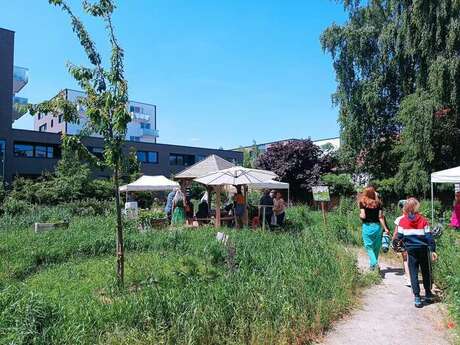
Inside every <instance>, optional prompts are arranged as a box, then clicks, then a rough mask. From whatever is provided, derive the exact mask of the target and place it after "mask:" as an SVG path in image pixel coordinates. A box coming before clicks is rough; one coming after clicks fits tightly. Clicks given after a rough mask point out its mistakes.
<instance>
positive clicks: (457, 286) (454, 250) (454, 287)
mask: <svg viewBox="0 0 460 345" xmlns="http://www.w3.org/2000/svg"><path fill="white" fill-rule="evenodd" d="M437 252H438V254H439V260H438V262H437V263H436V264H435V265H434V269H435V271H434V272H435V281H436V284H437V285H439V286H440V287H441V288H443V289H444V290H445V292H446V299H447V302H449V305H450V307H451V308H450V310H451V314H452V315H453V317H454V318H455V319H456V321H457V324H458V325H460V234H459V233H458V232H455V231H454V230H452V229H447V230H445V231H444V234H443V235H442V237H441V238H440V239H439V240H438V241H437Z"/></svg>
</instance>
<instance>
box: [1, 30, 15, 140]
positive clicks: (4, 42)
mask: <svg viewBox="0 0 460 345" xmlns="http://www.w3.org/2000/svg"><path fill="white" fill-rule="evenodd" d="M13 59H14V32H12V31H9V30H4V29H0V135H1V136H3V137H6V136H7V134H8V133H9V132H10V129H11V114H12V109H13Z"/></svg>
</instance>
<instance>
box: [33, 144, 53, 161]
mask: <svg viewBox="0 0 460 345" xmlns="http://www.w3.org/2000/svg"><path fill="white" fill-rule="evenodd" d="M34 157H37V158H54V150H53V147H52V146H45V145H37V146H35V155H34Z"/></svg>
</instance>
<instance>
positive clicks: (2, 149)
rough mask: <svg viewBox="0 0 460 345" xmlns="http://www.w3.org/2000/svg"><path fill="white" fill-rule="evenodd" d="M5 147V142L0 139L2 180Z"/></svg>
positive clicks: (0, 171) (0, 172)
mask: <svg viewBox="0 0 460 345" xmlns="http://www.w3.org/2000/svg"><path fill="white" fill-rule="evenodd" d="M5 147H6V140H3V139H0V176H1V177H2V178H3V174H4V171H5V153H6V151H5Z"/></svg>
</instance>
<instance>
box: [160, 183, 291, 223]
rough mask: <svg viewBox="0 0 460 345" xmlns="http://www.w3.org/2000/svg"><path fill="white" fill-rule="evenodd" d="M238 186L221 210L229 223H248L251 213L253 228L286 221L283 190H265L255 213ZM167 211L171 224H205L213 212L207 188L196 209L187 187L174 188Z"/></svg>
mask: <svg viewBox="0 0 460 345" xmlns="http://www.w3.org/2000/svg"><path fill="white" fill-rule="evenodd" d="M235 188H236V192H235V193H233V195H230V197H229V198H228V200H227V202H226V203H224V207H223V209H222V210H221V214H222V215H224V217H225V216H226V217H227V219H230V220H231V221H230V222H229V224H228V225H229V226H234V227H236V228H242V227H243V226H244V224H245V217H249V219H250V220H251V226H252V227H253V228H256V227H258V226H260V225H261V224H262V222H264V221H265V226H266V228H268V229H273V228H275V227H282V226H283V225H284V221H285V213H286V207H287V203H286V201H285V199H284V197H283V194H282V192H280V191H275V190H269V189H266V190H264V191H263V195H262V197H261V198H260V202H259V205H258V206H257V207H256V209H257V211H256V212H255V213H254V212H252V211H251V210H252V209H253V208H254V206H253V205H250V204H249V203H248V201H247V200H246V197H245V196H244V194H243V193H242V189H241V186H235ZM164 211H165V213H166V215H167V216H168V219H169V220H170V221H171V224H172V225H183V224H187V225H189V226H192V225H194V222H197V223H198V224H206V223H209V221H210V219H211V216H212V210H211V207H210V204H209V194H208V192H204V193H203V195H202V197H201V199H200V202H199V203H198V207H197V210H196V212H195V211H194V205H193V203H192V200H191V192H190V189H188V188H186V189H185V191H183V190H181V189H180V188H177V189H175V190H173V191H171V192H170V193H169V194H168V196H167V198H166V205H165V208H164Z"/></svg>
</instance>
